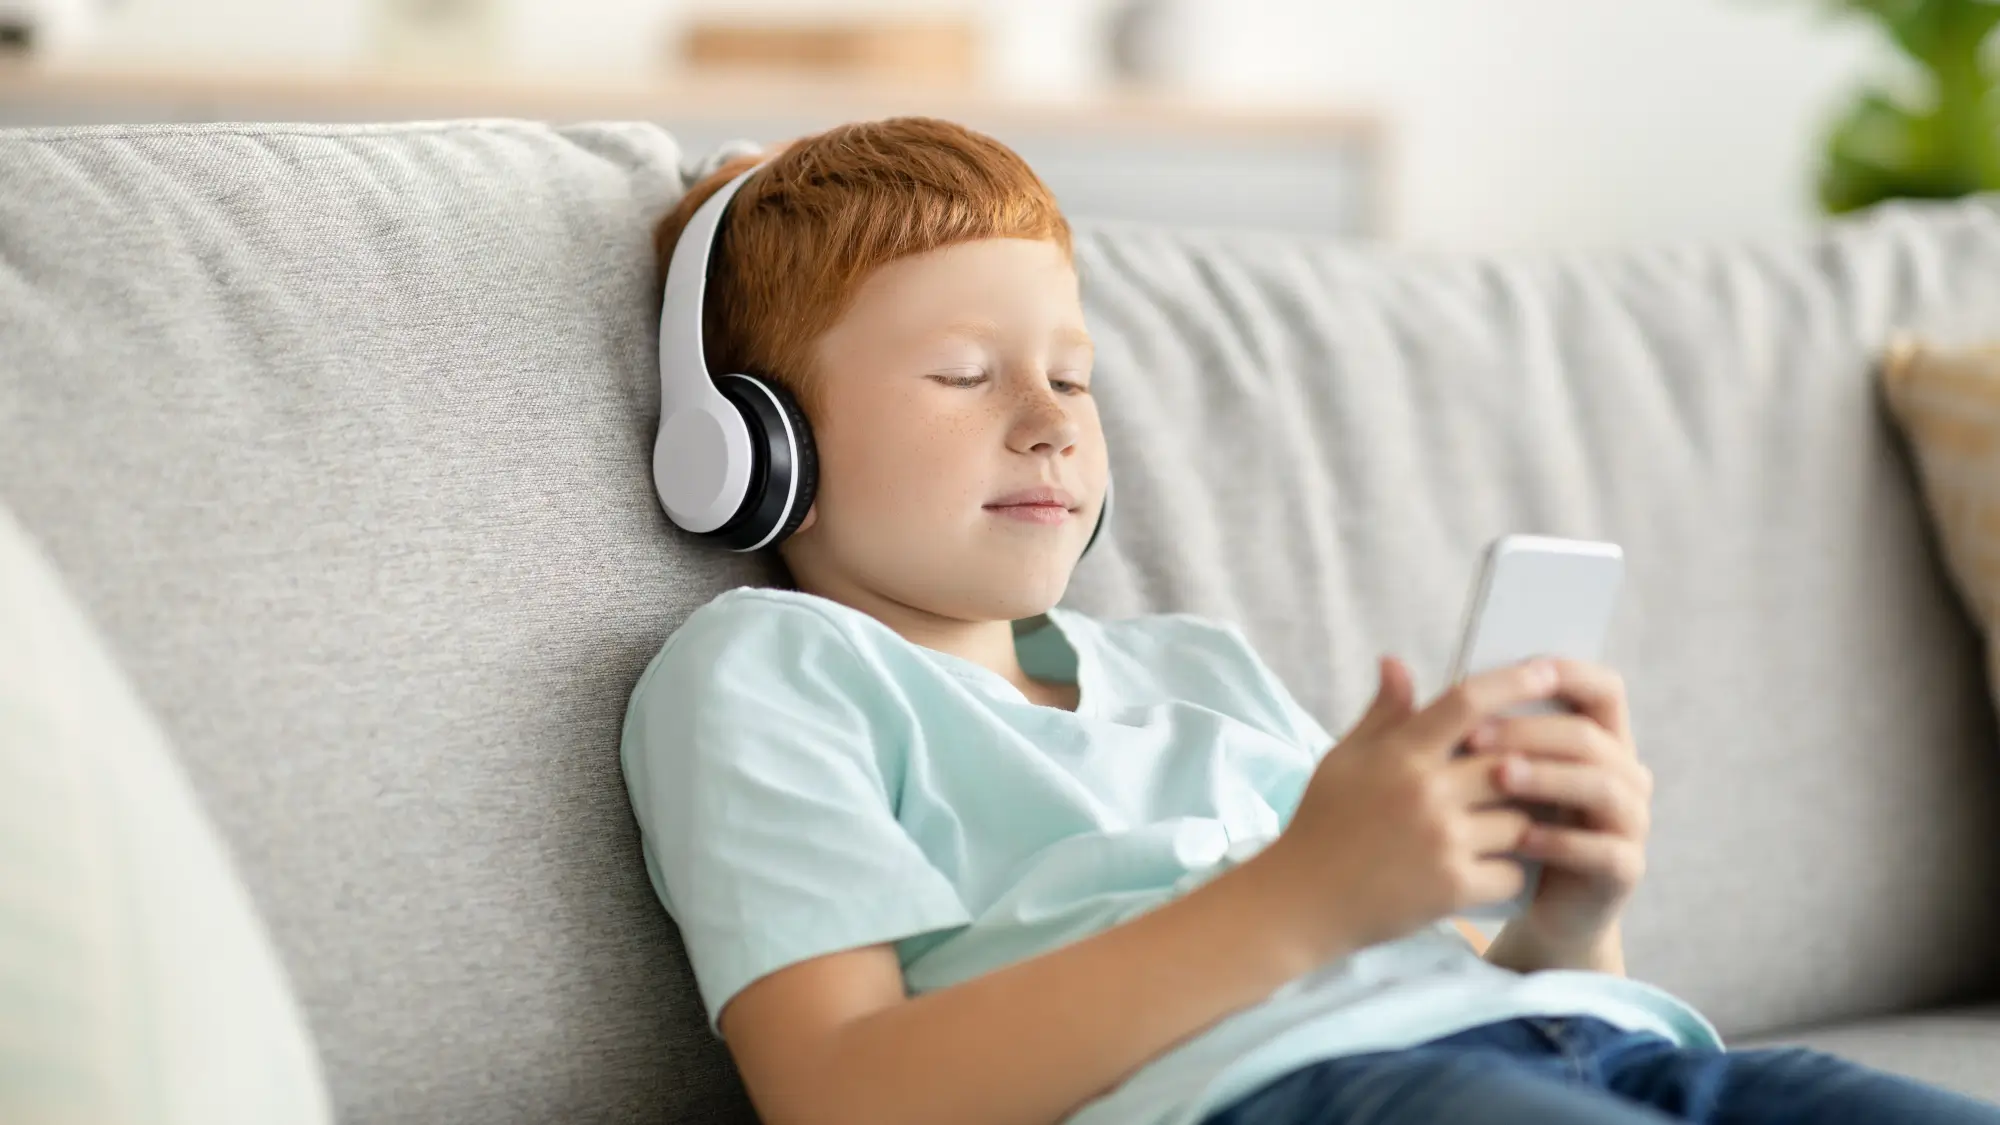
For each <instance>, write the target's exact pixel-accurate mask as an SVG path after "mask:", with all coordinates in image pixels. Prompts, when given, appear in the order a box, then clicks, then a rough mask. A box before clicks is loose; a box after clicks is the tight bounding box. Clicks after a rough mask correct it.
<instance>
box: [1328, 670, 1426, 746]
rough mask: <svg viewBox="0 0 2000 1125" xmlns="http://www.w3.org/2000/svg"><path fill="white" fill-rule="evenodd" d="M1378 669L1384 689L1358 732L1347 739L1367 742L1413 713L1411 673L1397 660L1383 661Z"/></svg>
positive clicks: (1376, 692) (1380, 689)
mask: <svg viewBox="0 0 2000 1125" xmlns="http://www.w3.org/2000/svg"><path fill="white" fill-rule="evenodd" d="M1375 666H1376V672H1377V674H1378V675H1379V676H1380V678H1381V683H1380V686H1379V687H1377V688H1376V689H1375V700H1374V702H1372V703H1370V704H1369V705H1368V710H1367V712H1366V713H1364V714H1363V715H1362V716H1361V720H1360V721H1359V722H1357V723H1355V724H1354V729H1352V730H1350V731H1348V732H1347V739H1354V738H1366V737H1368V736H1370V735H1373V734H1375V733H1376V732H1378V731H1380V730H1382V729H1383V728H1385V727H1388V726H1389V725H1391V724H1393V723H1396V722H1399V721H1401V720H1402V719H1403V718H1404V717H1405V716H1407V715H1408V714H1409V713H1410V697H1411V691H1410V670H1409V669H1408V668H1405V667H1404V666H1403V662H1402V661H1400V660H1398V659H1396V658H1395V657H1393V656H1384V657H1382V658H1381V659H1380V660H1378V661H1376V665H1375ZM1347 739H1343V740H1342V741H1347Z"/></svg>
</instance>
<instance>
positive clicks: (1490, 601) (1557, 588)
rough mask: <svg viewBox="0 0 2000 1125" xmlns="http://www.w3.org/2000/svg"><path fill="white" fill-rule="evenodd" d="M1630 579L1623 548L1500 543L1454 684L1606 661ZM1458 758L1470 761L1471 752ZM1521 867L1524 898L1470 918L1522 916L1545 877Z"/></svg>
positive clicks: (1525, 539) (1558, 706) (1529, 538)
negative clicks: (1536, 664) (1531, 663)
mask: <svg viewBox="0 0 2000 1125" xmlns="http://www.w3.org/2000/svg"><path fill="white" fill-rule="evenodd" d="M1624 575H1625V552H1624V551H1623V550H1621V549H1620V548H1619V546H1618V545H1617V544H1616V543H1599V542H1593V541H1590V540H1585V539H1556V538H1552V537H1549V536H1542V535H1503V536H1501V537H1500V538H1498V539H1495V540H1494V541H1493V542H1492V543H1490V544H1488V545H1487V547H1486V552H1485V555H1484V556H1483V557H1482V558H1481V560H1480V563H1479V570H1478V573H1477V575H1476V577H1475V578H1474V580H1473V584H1472V596H1471V598H1470V599H1469V600H1468V601H1467V603H1466V609H1465V626H1464V629H1463V632H1462V636H1461V638H1460V640H1459V646H1458V655H1457V656H1456V657H1455V658H1454V659H1453V660H1452V665H1451V678H1450V682H1451V683H1454V684H1456V683H1458V682H1459V681H1460V680H1462V679H1464V678H1466V677H1467V676H1473V675H1477V674H1479V673H1481V672H1484V671H1487V670H1489V669H1492V668H1498V667H1501V666H1503V665H1507V664H1517V663H1519V662H1521V661H1523V660H1528V659H1531V658H1533V657H1537V656H1558V657H1564V658H1567V659H1571V660H1590V661H1595V660H1598V659H1600V654H1601V653H1602V652H1603V649H1604V639H1605V635H1606V634H1607V633H1608V632H1610V629H1611V614H1612V611H1613V609H1615V608H1616V606H1617V602H1618V587H1619V584H1620V582H1621V581H1622V580H1623V578H1624ZM1563 709H1564V705H1563V704H1562V703H1560V702H1556V701H1550V702H1547V703H1536V704H1529V705H1526V706H1523V707H1518V708H1515V709H1513V710H1512V711H1509V712H1508V714H1512V715H1527V714H1538V713H1547V712H1550V711H1560V710H1563ZM1459 752H1460V753H1469V751H1467V750H1466V749H1465V748H1464V747H1461V748H1460V750H1459ZM1528 808H1529V811H1530V812H1532V813H1533V814H1534V815H1536V816H1537V817H1538V818H1540V819H1545V820H1550V821H1559V820H1560V819H1561V817H1560V815H1559V814H1558V813H1557V811H1556V810H1554V809H1551V808H1549V807H1547V806H1535V805H1530V806H1528ZM1521 865H1522V868H1523V871H1524V873H1525V874H1526V876H1527V880H1526V882H1525V884H1524V885H1523V886H1522V889H1521V893H1520V894H1519V895H1518V896H1516V897H1514V898H1511V899H1505V900H1502V901H1500V902H1495V903H1490V904H1487V905H1485V906H1482V907H1478V908H1476V909H1473V910H1469V911H1467V912H1466V913H1467V914H1468V915H1469V916H1471V917H1473V918H1477V919H1483V920H1498V919H1505V918H1511V917H1513V916H1514V915H1516V914H1518V913H1520V912H1521V910H1522V909H1523V908H1524V907H1525V906H1526V905H1527V904H1528V901H1529V900H1530V899H1531V898H1532V897H1533V896H1534V893H1535V887H1536V884H1537V883H1538V882H1539V881H1540V879H1541V875H1542V869H1541V864H1539V863H1536V862H1534V861H1532V860H1522V861H1521Z"/></svg>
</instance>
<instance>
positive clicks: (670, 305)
mask: <svg viewBox="0 0 2000 1125" xmlns="http://www.w3.org/2000/svg"><path fill="white" fill-rule="evenodd" d="M761 167H763V165H761V164H759V165H757V166H756V167H752V168H750V169H749V170H747V171H745V172H743V173H742V174H741V175H738V176H736V177H734V178H733V179H731V180H730V181H729V182H728V183H726V184H723V185H722V186H721V187H719V188H717V189H715V194H714V195H711V196H709V197H708V198H707V199H706V200H704V201H703V202H702V205H701V206H700V207H697V208H695V212H694V215H693V216H691V217H690V218H689V219H688V221H687V226H686V227H684V228H682V230H681V236H680V239H679V240H678V241H676V242H675V243H674V254H673V257H672V258H671V259H670V260H669V261H668V263H667V283H666V290H665V292H664V293H662V295H661V297H660V410H661V412H662V413H670V412H672V411H673V410H674V409H676V408H679V407H682V406H689V405H693V404H694V403H696V402H699V401H701V400H702V399H709V398H719V397H720V395H719V394H718V393H717V391H716V389H715V383H714V381H713V380H712V379H711V378H710V377H709V370H708V357H707V355H706V354H705V353H704V352H703V350H702V340H701V337H702V327H703V322H702V315H701V312H702V300H703V298H704V296H705V295H706V294H707V291H708V262H709V255H710V248H711V247H712V245H713V244H714V242H715V231H716V228H717V227H719V226H721V225H722V213H723V212H724V211H726V210H728V208H729V201H730V200H731V199H732V198H734V197H735V195H736V192H737V190H738V189H740V188H742V186H743V184H744V181H746V180H748V179H749V178H750V177H751V176H753V175H755V174H756V172H757V169H758V168H761Z"/></svg>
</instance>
